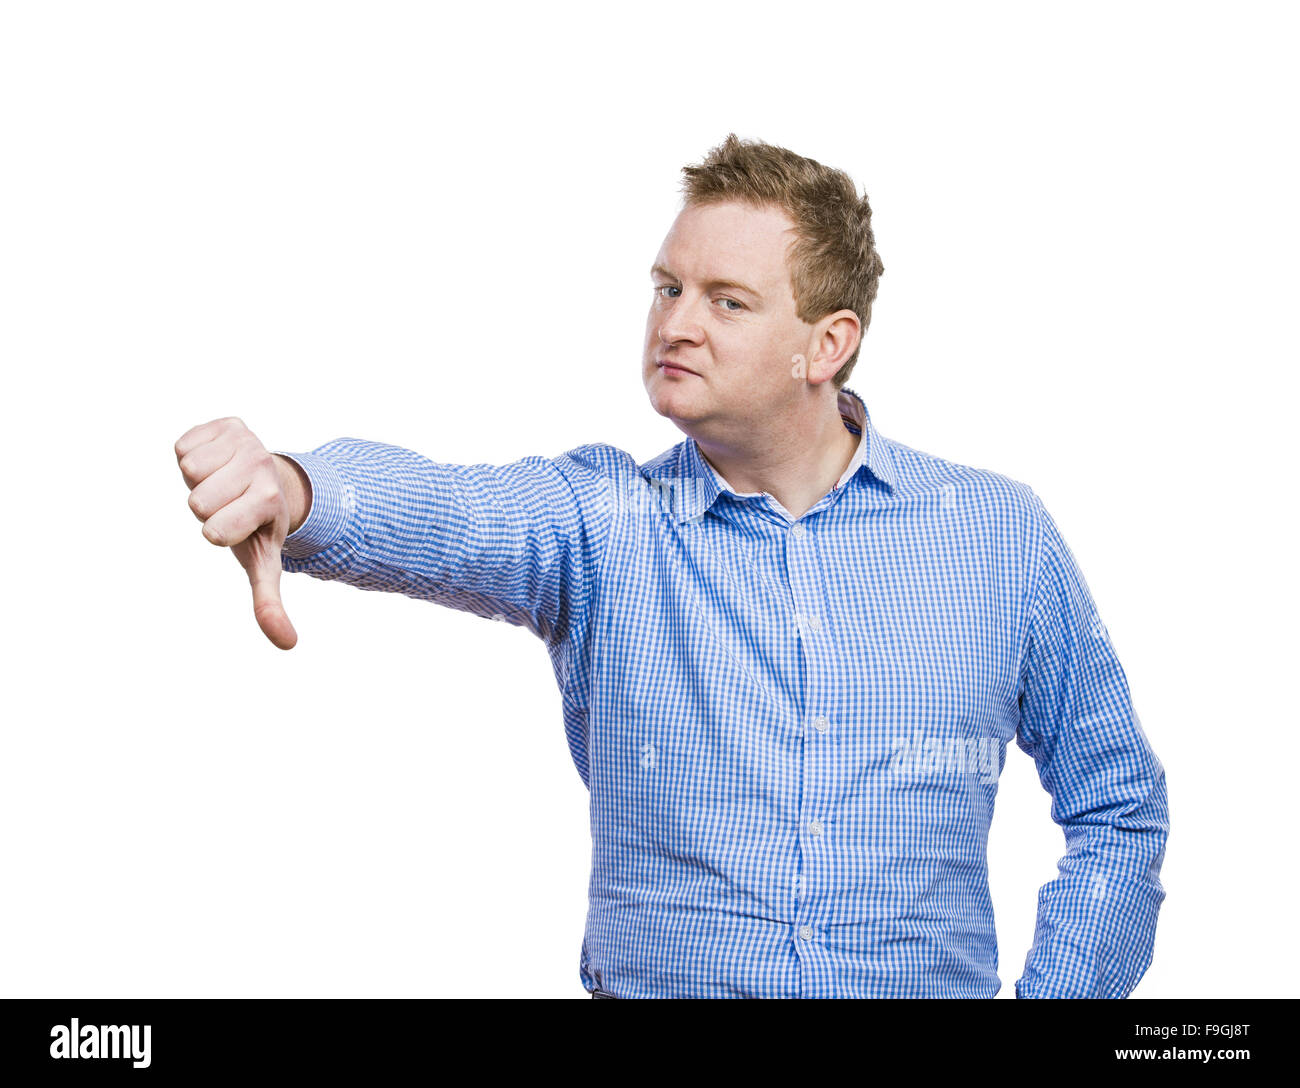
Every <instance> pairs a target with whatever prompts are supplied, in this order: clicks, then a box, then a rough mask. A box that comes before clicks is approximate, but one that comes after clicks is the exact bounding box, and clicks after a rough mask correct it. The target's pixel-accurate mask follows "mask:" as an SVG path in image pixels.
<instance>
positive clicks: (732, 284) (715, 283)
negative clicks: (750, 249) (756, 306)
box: [650, 264, 763, 299]
mask: <svg viewBox="0 0 1300 1088" xmlns="http://www.w3.org/2000/svg"><path fill="white" fill-rule="evenodd" d="M650 275H651V276H656V275H658V276H663V277H665V278H666V279H670V280H676V279H678V277H677V275H676V274H675V273H673V272H670V271H669V270H668V269H667V268H665V267H664V266H663V265H661V264H656V265H653V266H652V267H651V269H650ZM678 282H680V280H678ZM704 286H705V287H725V288H727V289H729V290H732V291H743V292H745V294H747V295H752V296H753V297H754V298H757V299H761V298H762V297H763V296H762V295H760V294H759V293H758V292H757V291H755V290H754V289H753V288H752V287H750V286H748V285H747V284H744V283H741V282H740V281H739V280H710V281H709V282H708V283H706V284H705V285H704Z"/></svg>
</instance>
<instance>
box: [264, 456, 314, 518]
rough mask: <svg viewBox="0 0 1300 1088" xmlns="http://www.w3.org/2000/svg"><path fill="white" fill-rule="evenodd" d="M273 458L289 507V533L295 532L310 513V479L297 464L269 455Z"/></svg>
mask: <svg viewBox="0 0 1300 1088" xmlns="http://www.w3.org/2000/svg"><path fill="white" fill-rule="evenodd" d="M271 456H272V457H274V458H275V467H276V469H277V471H278V472H279V474H280V490H281V491H283V492H284V497H285V501H286V502H287V503H288V506H289V533H291V534H292V533H294V532H297V530H298V529H299V528H300V527H301V526H302V523H303V522H304V521H306V520H307V515H308V514H309V513H311V497H312V496H311V479H310V478H309V477H308V476H307V473H305V472H304V471H303V470H302V466H301V465H299V464H298V462H296V461H294V460H292V459H290V458H288V457H281V456H280V454H278V453H273V454H271Z"/></svg>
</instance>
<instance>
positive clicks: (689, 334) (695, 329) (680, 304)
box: [658, 296, 702, 347]
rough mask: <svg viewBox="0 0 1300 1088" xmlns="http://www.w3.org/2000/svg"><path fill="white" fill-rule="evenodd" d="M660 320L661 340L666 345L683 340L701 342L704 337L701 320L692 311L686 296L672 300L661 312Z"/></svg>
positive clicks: (669, 345)
mask: <svg viewBox="0 0 1300 1088" xmlns="http://www.w3.org/2000/svg"><path fill="white" fill-rule="evenodd" d="M658 320H659V341H660V343H662V344H663V345H664V346H665V347H671V346H672V345H673V344H678V343H681V342H682V341H683V340H685V341H688V342H691V343H699V341H700V339H701V337H702V333H701V326H700V322H699V320H698V319H697V318H696V317H695V315H694V314H693V313H692V312H691V309H690V306H689V305H688V303H687V300H686V298H685V297H684V296H683V297H682V298H676V299H672V300H670V304H669V305H668V306H666V307H665V308H664V309H662V310H661V311H660V312H659V314H658Z"/></svg>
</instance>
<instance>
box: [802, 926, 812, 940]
mask: <svg viewBox="0 0 1300 1088" xmlns="http://www.w3.org/2000/svg"><path fill="white" fill-rule="evenodd" d="M799 936H800V937H802V938H803V939H804V940H805V941H811V940H812V926H804V927H803V928H802V929H800V930H799Z"/></svg>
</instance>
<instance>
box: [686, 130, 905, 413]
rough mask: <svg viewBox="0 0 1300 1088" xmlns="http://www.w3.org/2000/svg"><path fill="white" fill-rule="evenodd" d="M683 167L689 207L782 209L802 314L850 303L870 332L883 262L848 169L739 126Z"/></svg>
mask: <svg viewBox="0 0 1300 1088" xmlns="http://www.w3.org/2000/svg"><path fill="white" fill-rule="evenodd" d="M682 173H683V174H684V175H685V178H684V180H683V182H682V195H683V197H684V206H686V207H689V206H692V205H694V206H701V205H706V204H720V203H723V202H727V201H738V202H740V203H745V204H751V205H754V206H756V207H778V208H781V209H783V210H784V211H785V213H786V214H787V215H788V216H789V217H790V219H791V221H792V222H793V223H794V227H795V240H794V242H793V243H792V244H791V246H790V248H789V250H788V252H787V259H788V261H789V265H790V280H791V283H790V286H791V293H792V294H793V295H794V300H795V305H796V312H797V313H798V315H799V318H800V319H801V320H803V321H807V322H808V323H809V324H812V323H814V322H816V321H819V320H820V319H821V318H823V317H825V316H826V315H827V314H831V313H834V312H835V311H836V310H852V311H853V312H854V313H855V314H857V315H858V320H859V321H861V322H862V336H863V337H865V336H866V334H867V326H869V325H870V324H871V304H872V303H873V302H875V300H876V289H877V287H878V285H879V283H880V277H881V275H882V274H883V273H884V271H885V266H884V264H883V263H882V262H881V260H880V254H879V253H877V252H876V237H875V234H874V233H872V230H871V205H870V204H869V203H868V202H867V194H866V193H863V194H862V196H860V197H859V196H858V190H857V186H855V185H854V183H853V179H852V178H850V177H849V175H848V174H846V173H845V172H844V171H843V170H836V169H834V168H832V167H829V166H823V165H822V164H821V163H819V162H817V161H816V160H815V159H809V158H805V157H804V156H803V155H796V154H795V153H794V152H793V151H789V150H787V149H786V148H784V147H777V146H775V145H774V144H769V143H764V142H763V141H761V140H742V139H739V138H738V137H737V136H736V134H735V133H734V132H732V133H729V134H728V135H727V138H726V139H725V140H724V141H723V142H722V143H720V144H719V145H718V146H717V147H715V148H713V149H712V150H711V151H710V152H709V153H708V155H706V156H705V158H704V161H703V162H700V163H696V164H694V165H691V166H683V167H682ZM861 350H862V341H861V340H859V341H858V346H857V347H856V348H855V349H854V351H853V354H852V355H851V356H850V357H849V360H848V361H847V362H846V363H845V364H844V365H843V366H842V367H840V369H839V370H838V371H837V372H836V374H835V377H834V379H833V382H834V385H835V388H836V389H840V388H842V387H843V385H844V383H845V382H847V381H848V380H849V374H850V373H851V372H852V370H853V364H854V363H856V362H857V361H858V353H859V352H860V351H861Z"/></svg>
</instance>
